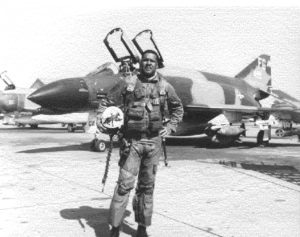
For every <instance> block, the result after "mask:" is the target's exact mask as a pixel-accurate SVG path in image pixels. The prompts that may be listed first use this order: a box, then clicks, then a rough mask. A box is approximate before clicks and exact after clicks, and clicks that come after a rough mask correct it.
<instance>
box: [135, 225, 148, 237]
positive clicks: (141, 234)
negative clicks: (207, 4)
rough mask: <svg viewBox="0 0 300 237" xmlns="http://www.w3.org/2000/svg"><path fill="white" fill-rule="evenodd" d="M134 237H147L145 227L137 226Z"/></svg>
mask: <svg viewBox="0 0 300 237" xmlns="http://www.w3.org/2000/svg"><path fill="white" fill-rule="evenodd" d="M136 237H148V234H147V231H146V227H145V226H142V225H139V226H138V229H137V232H136Z"/></svg>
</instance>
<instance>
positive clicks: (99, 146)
mask: <svg viewBox="0 0 300 237" xmlns="http://www.w3.org/2000/svg"><path fill="white" fill-rule="evenodd" d="M94 143H95V145H94V146H95V151H100V152H104V151H105V150H106V143H105V141H103V140H95V141H94Z"/></svg>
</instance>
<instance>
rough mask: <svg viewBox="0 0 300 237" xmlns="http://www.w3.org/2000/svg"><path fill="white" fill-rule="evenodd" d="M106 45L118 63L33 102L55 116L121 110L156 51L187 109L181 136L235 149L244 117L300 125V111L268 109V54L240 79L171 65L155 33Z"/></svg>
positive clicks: (61, 83) (120, 35) (50, 87)
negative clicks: (145, 58) (279, 117)
mask: <svg viewBox="0 0 300 237" xmlns="http://www.w3.org/2000/svg"><path fill="white" fill-rule="evenodd" d="M104 43H105V45H106V47H107V49H108V50H109V52H110V53H111V55H112V57H113V59H114V60H115V63H105V64H103V65H102V66H100V67H98V68H97V69H96V70H95V71H93V72H91V73H89V74H88V75H86V76H85V77H78V78H68V79H62V80H58V81H55V82H52V83H50V84H47V85H45V86H43V87H41V88H39V89H38V90H36V91H35V92H34V93H32V94H31V95H30V96H29V97H28V98H29V99H30V100H32V101H33V102H35V103H37V104H39V105H41V106H42V107H43V108H47V109H49V110H54V111H68V112H73V111H80V110H85V109H87V108H89V109H97V107H98V105H99V98H100V99H101V98H102V97H109V98H110V99H111V100H112V101H114V103H115V105H120V104H121V97H120V90H121V89H122V88H123V86H124V84H125V79H126V77H127V76H128V75H130V74H132V73H135V72H136V71H138V62H139V59H140V54H142V52H143V51H145V50H147V49H152V50H155V51H156V52H157V54H158V55H159V69H158V72H159V73H160V74H161V75H162V76H163V77H164V78H165V79H166V80H167V81H168V82H169V83H170V84H171V85H172V86H173V87H174V88H175V90H176V93H177V95H178V96H179V97H180V98H181V100H182V103H183V105H184V118H183V122H182V123H180V125H179V127H178V129H177V132H176V134H174V135H175V136H194V135H200V134H206V135H208V136H209V137H210V138H211V141H212V142H215V143H221V144H231V143H232V142H234V141H236V140H237V139H238V138H239V136H240V135H241V134H243V133H244V132H245V128H244V124H241V121H242V116H243V115H248V116H257V117H259V118H261V119H262V121H264V122H267V120H268V118H269V115H270V113H273V112H280V113H281V114H284V115H285V114H293V119H294V120H296V121H298V122H300V110H299V109H298V110H295V109H294V108H291V107H285V108H271V107H262V106H261V104H260V101H261V100H262V99H265V98H267V97H269V96H271V94H270V90H269V89H270V86H271V82H272V81H271V66H270V56H268V55H265V54H262V55H260V56H259V57H257V58H256V59H255V60H254V61H253V62H251V63H250V64H249V65H248V66H247V67H245V68H244V69H243V70H241V72H239V73H238V74H237V75H236V76H235V77H227V76H222V75H218V74H213V73H209V72H203V71H198V70H193V69H186V68H179V67H169V66H165V65H164V60H163V58H162V55H161V53H160V51H159V49H158V47H157V45H156V43H155V41H154V38H153V34H152V31H151V30H145V31H142V32H140V33H139V34H138V35H137V36H136V37H135V38H134V39H133V40H132V41H130V40H129V39H128V38H127V37H126V36H125V34H124V32H123V30H122V29H121V28H116V29H113V30H112V31H111V32H109V33H108V34H107V36H106V37H105V39H104ZM118 43H119V44H118ZM124 52H125V53H124ZM232 123H234V124H235V123H240V124H241V127H235V126H231V124H232ZM267 128H268V129H269V126H267ZM263 130H264V129H261V131H259V132H258V136H257V139H258V143H263V141H267V142H268V141H269V139H270V138H269V136H268V134H269V132H268V131H267V130H266V129H265V130H266V131H263Z"/></svg>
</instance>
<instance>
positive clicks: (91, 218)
mask: <svg viewBox="0 0 300 237" xmlns="http://www.w3.org/2000/svg"><path fill="white" fill-rule="evenodd" d="M130 214H131V213H130V211H127V210H126V212H125V218H126V217H128V216H130ZM60 215H61V217H62V218H64V219H67V220H74V221H77V222H78V224H79V225H80V226H81V228H83V229H85V224H86V225H88V226H90V227H91V228H93V229H94V231H95V236H96V237H109V224H108V221H107V220H108V209H105V208H92V207H89V206H81V207H79V208H72V209H64V210H61V211H60ZM121 231H122V232H124V233H126V234H128V235H130V236H132V237H134V236H135V234H136V231H135V229H133V228H132V227H131V226H129V225H128V224H127V223H126V222H124V223H123V224H122V227H121Z"/></svg>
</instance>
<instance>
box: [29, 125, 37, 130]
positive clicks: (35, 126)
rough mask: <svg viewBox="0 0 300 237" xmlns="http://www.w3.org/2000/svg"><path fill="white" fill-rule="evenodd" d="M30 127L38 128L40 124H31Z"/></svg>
mask: <svg viewBox="0 0 300 237" xmlns="http://www.w3.org/2000/svg"><path fill="white" fill-rule="evenodd" d="M30 127H31V128H33V129H36V128H38V125H37V124H30Z"/></svg>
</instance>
